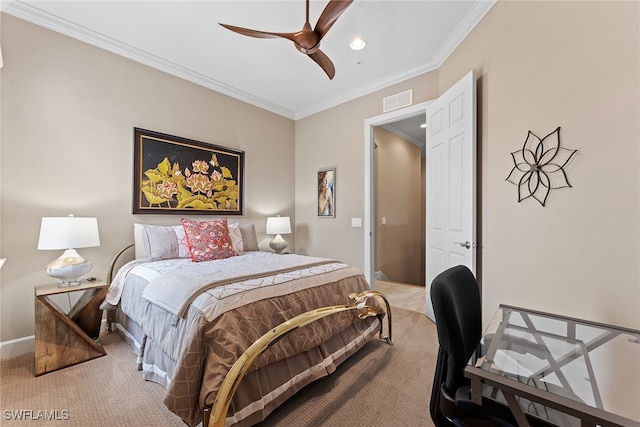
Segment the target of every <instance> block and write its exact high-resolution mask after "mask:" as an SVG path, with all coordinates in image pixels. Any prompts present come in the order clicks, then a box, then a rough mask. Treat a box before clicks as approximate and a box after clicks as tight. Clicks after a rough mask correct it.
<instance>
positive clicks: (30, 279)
mask: <svg viewBox="0 0 640 427" xmlns="http://www.w3.org/2000/svg"><path fill="white" fill-rule="evenodd" d="M1 20H2V50H3V54H4V59H5V67H4V68H3V69H2V70H1V71H0V73H1V75H2V99H1V101H2V116H1V119H2V131H1V137H2V146H1V160H2V164H1V179H2V181H1V183H2V187H1V200H2V211H1V217H0V219H1V222H0V226H1V231H2V245H1V249H2V252H1V256H2V257H6V258H7V262H6V264H5V265H4V268H3V269H2V282H1V286H2V288H1V292H0V294H1V298H2V301H1V323H2V325H1V335H0V341H2V342H6V341H8V340H13V339H18V338H22V337H25V336H29V335H32V334H33V304H34V303H33V286H34V285H37V284H41V283H48V282H50V281H51V280H52V279H51V278H49V277H48V276H47V275H46V274H45V273H44V266H45V265H46V264H47V263H48V262H49V261H51V260H52V259H54V258H56V257H57V256H59V255H60V254H59V253H57V252H56V251H38V250H37V249H36V246H37V242H38V233H39V227H40V219H41V217H42V216H58V215H67V214H69V213H74V214H75V215H77V216H96V217H97V218H98V223H99V228H100V231H101V233H100V238H101V246H100V247H98V248H87V249H82V250H80V251H79V252H80V253H81V254H83V255H85V256H86V257H87V258H89V259H90V260H92V261H93V263H94V269H93V271H92V273H91V274H92V275H96V276H99V277H103V278H104V277H105V275H106V270H107V267H108V264H109V262H110V261H111V258H112V256H113V255H114V254H115V253H116V252H117V251H118V250H119V249H120V248H122V247H124V246H125V245H126V244H128V243H129V242H131V241H132V239H133V236H132V234H133V233H132V231H133V230H132V229H133V227H132V224H133V223H134V222H145V223H155V224H179V220H180V216H177V215H135V216H134V215H132V214H131V207H132V194H131V192H132V173H133V127H142V128H145V129H151V130H155V131H159V132H164V133H168V134H172V135H178V136H182V137H186V138H191V139H195V140H199V141H205V142H210V143H212V144H217V145H222V146H226V147H232V148H236V149H240V150H244V151H245V197H244V209H245V215H244V216H242V217H230V219H231V220H234V221H235V220H238V221H239V222H255V224H256V228H257V231H258V238H259V240H262V241H261V245H262V246H263V247H266V248H267V249H268V247H267V244H268V240H269V239H268V237H267V236H266V235H265V234H264V229H265V221H266V216H267V215H273V214H282V215H289V216H291V217H292V220H294V219H295V217H294V213H295V212H294V200H293V197H294V181H293V178H294V168H293V163H294V122H293V121H292V120H289V119H286V118H283V117H281V116H279V115H276V114H273V113H270V112H267V111H265V110H262V109H259V108H256V107H253V106H250V105H248V104H246V103H243V102H240V101H237V100H234V99H232V98H229V97H227V96H224V95H221V94H219V93H216V92H213V91H211V90H207V89H205V88H202V87H200V86H197V85H194V84H191V83H188V82H186V81H183V80H180V79H178V78H175V77H172V76H170V75H168V74H165V73H162V72H160V71H157V70H154V69H151V68H149V67H146V66H143V65H141V64H138V63H136V62H133V61H130V60H128V59H125V58H122V57H119V56H116V55H114V54H111V53H109V52H106V51H104V50H101V49H98V48H96V47H93V46H90V45H87V44H84V43H81V42H79V41H76V40H73V39H70V38H68V37H65V36H62V35H60V34H57V33H54V32H51V31H49V30H46V29H43V28H41V27H38V26H35V25H32V24H29V23H26V22H24V21H21V20H19V19H16V18H14V17H12V16H9V15H6V14H2V16H1ZM197 218H206V217H202V216H198V217H197ZM288 240H289V241H290V245H291V247H292V249H294V246H293V245H294V237H293V236H291V237H290V238H289V239H288Z"/></svg>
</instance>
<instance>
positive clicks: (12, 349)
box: [0, 319, 107, 359]
mask: <svg viewBox="0 0 640 427" xmlns="http://www.w3.org/2000/svg"><path fill="white" fill-rule="evenodd" d="M106 323H107V320H106V319H102V326H101V328H100V330H101V331H104V330H105V325H106ZM35 339H36V337H35V335H29V336H28V337H22V338H17V339H15V340H9V341H3V342H0V359H9V358H11V357H15V356H19V355H21V354H24V353H29V352H30V351H33V350H34V348H35Z"/></svg>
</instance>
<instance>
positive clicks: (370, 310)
mask: <svg viewBox="0 0 640 427" xmlns="http://www.w3.org/2000/svg"><path fill="white" fill-rule="evenodd" d="M370 297H380V298H382V299H383V300H384V303H385V305H386V311H387V312H386V315H387V322H388V330H387V332H388V335H386V336H385V335H384V334H383V327H382V323H380V338H381V339H383V340H385V341H386V342H387V343H388V344H389V345H393V341H392V335H391V307H390V306H389V301H387V299H386V298H385V296H384V295H383V294H382V293H380V292H378V291H363V292H360V293H359V294H350V295H349V300H350V301H352V302H351V304H345V305H336V306H330V307H323V308H317V309H314V310H310V311H307V312H306V313H302V314H299V315H297V316H296V317H293V318H291V319H289V320H287V321H285V322H283V323H281V324H280V325H278V326H276V327H275V328H273V329H271V330H270V331H268V332H267V333H265V334H264V335H262V336H261V337H260V338H258V339H257V340H256V341H255V342H254V343H253V344H252V345H251V346H250V347H249V348H248V349H247V350H246V351H245V352H244V353H243V354H242V355H240V357H239V358H238V360H236V361H235V363H234V364H233V365H232V366H231V369H230V370H229V372H228V373H227V375H226V376H225V378H224V380H223V382H222V385H221V386H220V389H219V390H218V393H217V395H216V399H215V401H214V403H213V407H212V409H211V415H210V416H209V417H207V414H206V412H205V416H204V417H203V425H204V427H208V426H211V427H224V424H225V419H226V418H227V411H228V410H229V406H230V405H231V400H232V399H233V395H234V393H235V392H236V390H237V389H238V386H239V385H240V382H241V381H242V378H244V376H245V375H246V373H247V372H248V371H249V369H250V368H251V365H252V364H253V362H254V361H255V359H256V358H257V357H258V356H260V355H261V354H262V353H263V352H264V351H265V350H267V349H268V348H269V347H271V345H273V344H274V343H275V342H277V341H278V340H280V339H281V338H283V337H284V336H286V335H287V334H289V333H291V332H293V331H295V330H296V329H298V328H300V327H301V326H304V325H307V324H309V323H312V322H314V321H316V320H318V319H321V318H323V317H326V316H330V315H332V314H335V313H339V312H342V311H348V310H358V311H359V313H358V317H359V318H360V319H365V318H367V317H372V316H380V315H381V313H378V311H377V310H376V309H375V307H372V306H369V305H367V300H368V299H369V298H370Z"/></svg>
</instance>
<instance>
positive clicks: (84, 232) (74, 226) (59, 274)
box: [38, 215, 100, 286]
mask: <svg viewBox="0 0 640 427" xmlns="http://www.w3.org/2000/svg"><path fill="white" fill-rule="evenodd" d="M93 246H100V235H99V234H98V220H97V219H96V218H80V217H75V216H73V215H69V216H67V217H45V218H42V223H41V225H40V239H39V240H38V249H40V250H50V249H64V250H65V251H64V253H63V254H62V255H60V257H59V258H57V259H55V260H53V261H51V262H50V263H49V264H47V267H46V269H45V272H46V273H47V274H48V275H49V276H51V277H55V278H57V279H60V280H61V281H62V282H61V283H59V284H58V286H73V285H79V284H80V282H79V281H78V278H79V277H80V276H82V275H83V274H87V273H88V272H89V271H91V268H92V267H93V264H92V263H91V261H89V260H87V259H85V258H83V257H81V256H80V255H79V254H78V252H76V249H75V248H88V247H93Z"/></svg>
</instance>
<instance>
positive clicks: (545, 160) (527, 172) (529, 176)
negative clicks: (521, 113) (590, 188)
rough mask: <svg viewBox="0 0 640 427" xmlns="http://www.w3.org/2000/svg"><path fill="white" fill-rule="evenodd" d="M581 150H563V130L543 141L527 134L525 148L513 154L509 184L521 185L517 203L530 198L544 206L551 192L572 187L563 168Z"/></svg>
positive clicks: (529, 133)
mask: <svg viewBox="0 0 640 427" xmlns="http://www.w3.org/2000/svg"><path fill="white" fill-rule="evenodd" d="M577 152H578V150H569V149H567V148H562V147H560V127H559V126H558V128H557V129H556V130H554V131H553V132H551V133H550V134H548V135H547V136H545V137H544V138H542V139H540V138H538V137H537V136H536V135H535V134H534V133H533V132H531V131H529V132H528V133H527V139H526V140H525V141H524V145H523V147H522V149H520V150H518V151H514V152H513V153H511V157H512V158H513V164H514V165H515V166H514V167H513V169H511V172H510V173H509V176H507V181H509V182H510V183H512V184H515V185H517V186H518V202H521V201H523V200H525V199H528V198H529V197H533V198H534V199H536V200H537V201H538V202H539V203H540V204H541V205H542V206H545V204H546V202H547V197H549V193H551V190H555V189H558V188H563V187H571V184H569V179H568V178H567V174H566V172H565V171H564V169H563V168H564V167H565V166H566V165H567V163H569V160H571V159H572V158H573V156H574V155H575V154H576V153H577Z"/></svg>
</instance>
